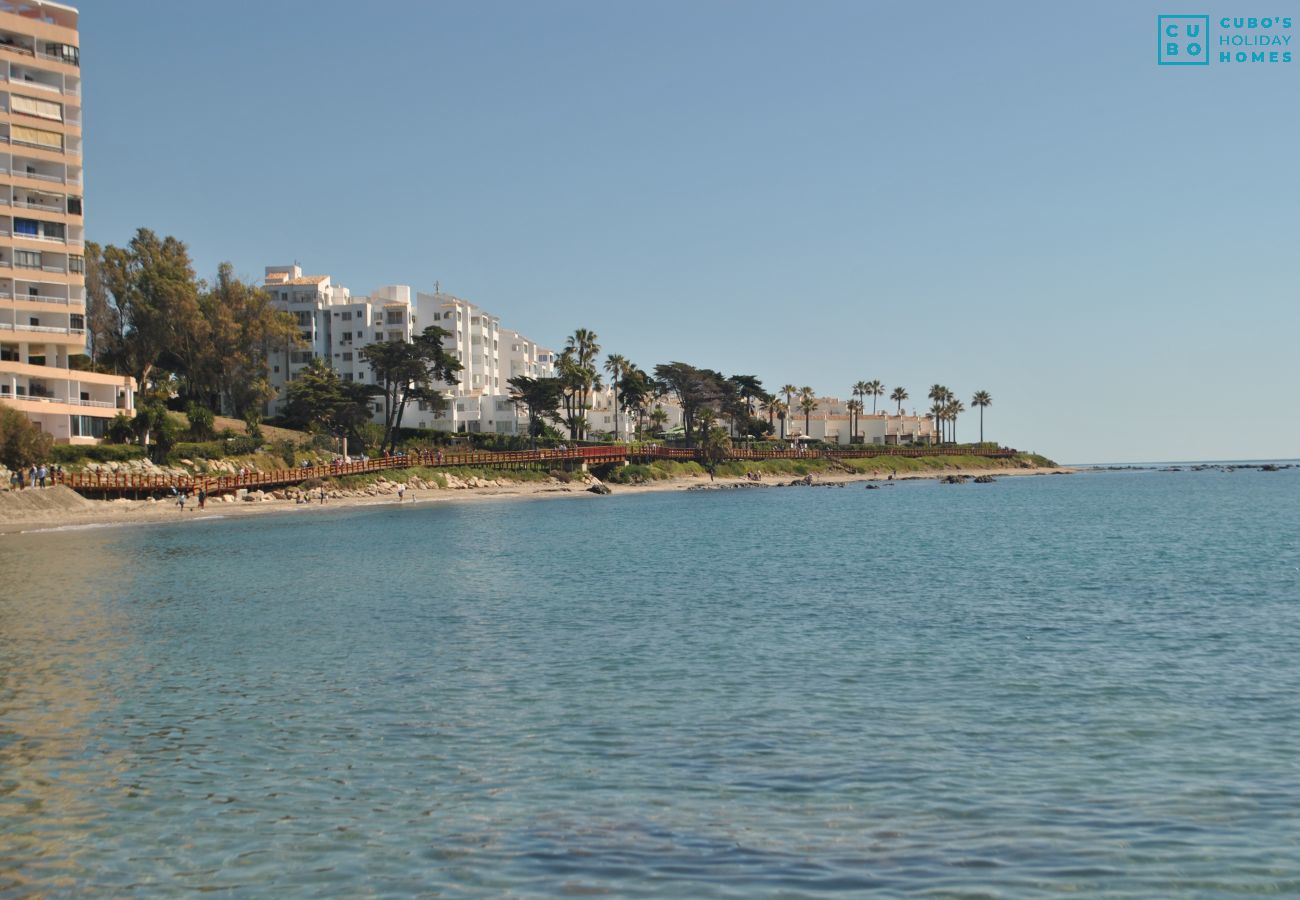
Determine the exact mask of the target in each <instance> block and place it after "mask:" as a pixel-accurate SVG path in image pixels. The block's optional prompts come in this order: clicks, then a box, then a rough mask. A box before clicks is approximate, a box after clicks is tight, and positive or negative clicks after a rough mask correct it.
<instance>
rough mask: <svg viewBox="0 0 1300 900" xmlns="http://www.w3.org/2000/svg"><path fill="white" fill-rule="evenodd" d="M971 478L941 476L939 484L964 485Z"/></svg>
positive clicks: (966, 476) (967, 476)
mask: <svg viewBox="0 0 1300 900" xmlns="http://www.w3.org/2000/svg"><path fill="white" fill-rule="evenodd" d="M969 477H970V476H969V475H941V476H940V477H939V483H940V484H962V483H964V482H965V481H966V479H968V478H969Z"/></svg>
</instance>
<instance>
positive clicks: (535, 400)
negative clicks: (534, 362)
mask: <svg viewBox="0 0 1300 900" xmlns="http://www.w3.org/2000/svg"><path fill="white" fill-rule="evenodd" d="M506 384H508V385H509V386H510V399H511V400H512V401H513V402H515V403H516V404H518V405H520V406H523V407H524V408H525V409H526V410H527V411H528V434H529V437H530V438H531V445H532V448H533V449H534V450H536V449H537V436H538V435H539V434H541V433H542V429H543V427H544V425H545V422H544V420H545V419H548V418H549V419H558V418H560V401H561V400H562V399H563V397H564V382H563V381H562V380H561V379H559V378H530V377H529V376H527V375H517V376H515V377H514V378H511V379H510V380H509V381H507V382H506Z"/></svg>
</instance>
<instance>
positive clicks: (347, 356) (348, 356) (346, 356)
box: [343, 350, 352, 362]
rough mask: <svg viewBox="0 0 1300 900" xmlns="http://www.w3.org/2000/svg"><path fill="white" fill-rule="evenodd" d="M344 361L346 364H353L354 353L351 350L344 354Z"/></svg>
mask: <svg viewBox="0 0 1300 900" xmlns="http://www.w3.org/2000/svg"><path fill="white" fill-rule="evenodd" d="M343 361H344V362H352V351H351V350H349V351H347V352H346V353H344V354H343Z"/></svg>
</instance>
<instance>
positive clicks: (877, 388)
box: [867, 379, 885, 416]
mask: <svg viewBox="0 0 1300 900" xmlns="http://www.w3.org/2000/svg"><path fill="white" fill-rule="evenodd" d="M884 393H885V386H884V385H883V384H881V383H880V380H879V379H876V380H873V381H868V382H867V394H868V395H870V396H871V414H872V415H873V416H874V415H875V414H876V400H877V398H879V397H882V396H884Z"/></svg>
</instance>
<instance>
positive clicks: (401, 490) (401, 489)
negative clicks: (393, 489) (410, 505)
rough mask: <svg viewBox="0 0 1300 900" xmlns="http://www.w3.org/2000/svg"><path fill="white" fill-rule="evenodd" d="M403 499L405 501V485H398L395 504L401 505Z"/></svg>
mask: <svg viewBox="0 0 1300 900" xmlns="http://www.w3.org/2000/svg"><path fill="white" fill-rule="evenodd" d="M405 499H406V485H404V484H399V485H398V486H397V502H398V503H401V502H402V501H403V500H405Z"/></svg>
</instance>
